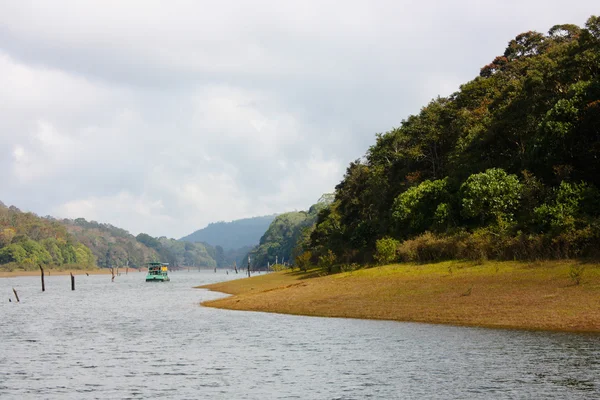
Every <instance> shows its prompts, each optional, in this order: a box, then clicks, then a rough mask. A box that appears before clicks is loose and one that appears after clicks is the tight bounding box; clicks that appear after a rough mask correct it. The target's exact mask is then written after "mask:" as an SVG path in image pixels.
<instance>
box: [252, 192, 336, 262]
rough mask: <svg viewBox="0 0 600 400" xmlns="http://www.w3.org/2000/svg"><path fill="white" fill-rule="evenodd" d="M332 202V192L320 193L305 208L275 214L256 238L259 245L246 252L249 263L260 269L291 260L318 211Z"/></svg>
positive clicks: (305, 239)
mask: <svg viewBox="0 0 600 400" xmlns="http://www.w3.org/2000/svg"><path fill="white" fill-rule="evenodd" d="M332 201H333V195H332V194H324V195H323V196H322V197H321V198H320V199H319V201H318V202H317V203H316V204H314V205H312V206H311V207H310V208H309V210H308V211H293V212H288V213H283V214H280V215H278V216H277V217H276V218H275V219H274V220H273V222H271V224H270V225H269V228H268V229H267V231H266V232H265V234H264V235H263V236H262V237H261V238H260V242H259V245H258V246H257V247H256V248H254V249H253V250H252V251H251V252H250V254H251V260H252V261H251V264H252V266H254V268H258V269H262V268H266V267H267V265H269V264H275V262H279V263H283V262H286V263H287V262H292V263H293V258H295V257H296V256H297V255H299V254H300V253H301V252H302V250H303V246H305V245H306V244H307V242H308V240H309V237H310V233H311V232H312V230H313V229H314V225H315V223H316V221H317V216H318V214H319V212H320V211H321V210H323V209H325V208H327V207H328V206H329V205H330V204H331V202H332Z"/></svg>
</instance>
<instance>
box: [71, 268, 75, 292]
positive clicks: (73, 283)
mask: <svg viewBox="0 0 600 400" xmlns="http://www.w3.org/2000/svg"><path fill="white" fill-rule="evenodd" d="M70 274H71V290H75V277H74V276H73V273H72V272H71V273H70Z"/></svg>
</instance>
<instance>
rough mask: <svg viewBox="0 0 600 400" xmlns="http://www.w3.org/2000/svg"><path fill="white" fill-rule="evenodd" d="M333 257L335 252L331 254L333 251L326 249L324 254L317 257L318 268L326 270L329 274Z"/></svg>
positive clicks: (333, 261) (333, 260)
mask: <svg viewBox="0 0 600 400" xmlns="http://www.w3.org/2000/svg"><path fill="white" fill-rule="evenodd" d="M335 259H336V257H335V254H333V251H331V250H327V253H326V254H324V255H322V256H320V257H319V268H321V269H323V270H324V271H327V273H328V274H331V272H332V270H333V264H334V263H335Z"/></svg>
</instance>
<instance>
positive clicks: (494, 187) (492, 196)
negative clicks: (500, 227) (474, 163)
mask: <svg viewBox="0 0 600 400" xmlns="http://www.w3.org/2000/svg"><path fill="white" fill-rule="evenodd" d="M461 193H462V215H463V216H464V217H465V218H474V219H477V220H479V222H480V223H481V224H482V225H485V224H486V223H489V222H496V221H498V219H502V220H505V221H510V220H512V219H513V216H514V212H515V211H516V210H517V208H518V206H519V200H520V199H521V184H520V183H519V179H518V178H517V176H516V175H508V174H507V173H506V172H505V171H504V170H502V169H500V168H490V169H488V170H486V171H485V172H481V173H478V174H473V175H471V176H469V178H468V179H467V180H466V181H465V183H463V184H462V186H461Z"/></svg>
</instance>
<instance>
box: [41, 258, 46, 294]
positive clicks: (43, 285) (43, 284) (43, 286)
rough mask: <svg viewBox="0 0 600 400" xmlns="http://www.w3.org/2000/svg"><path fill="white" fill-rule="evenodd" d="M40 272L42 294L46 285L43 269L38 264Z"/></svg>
mask: <svg viewBox="0 0 600 400" xmlns="http://www.w3.org/2000/svg"><path fill="white" fill-rule="evenodd" d="M40 272H41V274H42V292H45V291H46V284H45V283H44V267H42V265H41V264H40Z"/></svg>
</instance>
